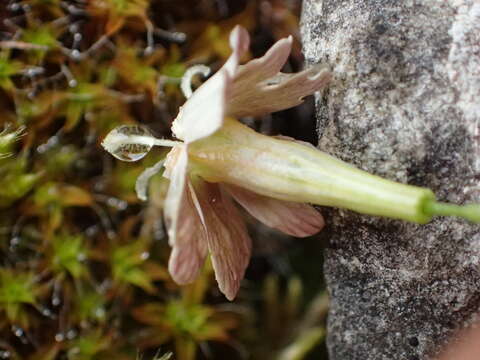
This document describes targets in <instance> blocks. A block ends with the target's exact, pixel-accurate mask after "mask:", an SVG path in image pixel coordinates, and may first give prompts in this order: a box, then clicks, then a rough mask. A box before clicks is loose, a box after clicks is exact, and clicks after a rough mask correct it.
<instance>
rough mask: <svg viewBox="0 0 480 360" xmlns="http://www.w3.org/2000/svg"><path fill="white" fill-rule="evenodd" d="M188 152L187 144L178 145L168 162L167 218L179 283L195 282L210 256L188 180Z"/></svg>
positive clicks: (172, 262)
mask: <svg viewBox="0 0 480 360" xmlns="http://www.w3.org/2000/svg"><path fill="white" fill-rule="evenodd" d="M187 165H188V152H187V147H186V146H176V147H175V148H173V149H172V151H171V152H170V153H169V154H168V157H167V161H166V162H165V168H166V176H167V177H168V178H169V179H170V185H169V187H168V192H167V196H166V198H165V208H164V218H165V225H166V228H167V232H168V237H169V243H170V245H171V246H172V248H173V249H172V254H171V256H170V260H169V265H168V268H169V271H170V274H171V275H172V278H173V279H174V280H175V281H176V282H177V283H179V284H185V283H189V282H192V281H193V280H194V279H195V277H196V276H197V275H198V272H199V270H200V268H201V267H202V265H203V262H204V260H205V256H206V252H207V249H206V239H205V237H206V234H205V229H204V227H203V224H202V222H201V220H200V215H199V214H198V212H197V210H196V208H195V206H194V204H193V201H192V194H191V193H190V190H189V189H188V188H187V187H186V183H187V178H186V174H187Z"/></svg>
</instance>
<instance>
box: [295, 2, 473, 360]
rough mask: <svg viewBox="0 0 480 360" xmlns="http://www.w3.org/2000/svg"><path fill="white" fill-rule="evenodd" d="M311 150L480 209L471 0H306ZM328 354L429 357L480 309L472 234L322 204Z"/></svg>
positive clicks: (442, 221) (437, 223)
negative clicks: (315, 68) (314, 93)
mask: <svg viewBox="0 0 480 360" xmlns="http://www.w3.org/2000/svg"><path fill="white" fill-rule="evenodd" d="M301 30H302V37H303V47H304V53H305V58H306V62H307V64H313V63H328V64H329V65H330V67H331V68H332V70H333V71H334V73H335V78H334V81H333V82H332V85H331V86H330V88H329V90H328V91H327V92H326V93H324V94H323V96H322V97H318V98H317V99H316V105H317V115H318V117H317V118H318V132H319V147H320V148H321V149H322V150H324V151H326V152H328V153H330V154H332V155H334V156H337V157H339V158H341V159H343V160H345V161H347V162H349V163H351V164H354V165H355V166H357V167H359V168H361V169H364V170H366V171H369V172H371V173H375V174H377V175H380V176H383V177H385V178H388V179H391V180H396V181H400V182H403V183H408V184H413V185H419V186H425V187H429V188H431V189H432V190H433V191H434V192H435V193H436V195H437V198H438V199H439V200H442V201H449V202H454V203H468V202H479V201H480V196H479V194H480V191H479V189H480V188H479V179H480V177H479V172H480V160H479V159H480V140H479V139H480V136H479V119H480V101H479V99H480V2H479V1H477V0H445V1H441V2H440V1H436V0H405V1H396V0H341V1H340V0H323V1H322V0H304V8H303V14H302V23H301ZM324 213H325V214H326V217H327V220H328V222H329V225H328V228H327V230H326V231H327V233H328V234H327V235H328V238H329V245H328V249H327V251H326V259H325V273H326V277H327V282H328V289H329V292H330V295H331V309H330V315H329V321H328V330H329V335H328V341H327V343H328V349H329V353H330V356H331V359H332V360H349V359H406V360H416V359H433V358H435V357H436V356H437V354H438V352H439V351H440V350H441V349H442V347H443V345H444V344H445V343H446V341H447V340H448V339H450V338H451V337H452V336H453V335H454V334H455V331H456V330H458V329H460V328H463V327H466V326H469V324H471V323H473V322H474V321H476V319H477V318H478V314H479V308H480V227H479V226H476V225H471V224H469V223H468V222H466V221H463V220H458V219H451V218H448V219H447V218H435V219H434V220H433V221H432V222H431V223H429V224H428V225H423V226H422V225H416V224H410V223H406V222H402V221H396V220H389V219H383V218H375V217H371V216H364V215H359V214H356V213H354V212H351V211H345V210H332V209H324Z"/></svg>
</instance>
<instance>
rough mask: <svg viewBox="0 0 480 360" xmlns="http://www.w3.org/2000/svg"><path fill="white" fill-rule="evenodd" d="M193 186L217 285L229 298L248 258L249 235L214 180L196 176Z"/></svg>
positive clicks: (237, 285) (236, 286) (233, 292)
mask: <svg viewBox="0 0 480 360" xmlns="http://www.w3.org/2000/svg"><path fill="white" fill-rule="evenodd" d="M194 188H195V191H196V193H197V195H198V199H199V202H200V206H201V207H202V210H203V214H204V218H205V224H206V227H207V233H208V237H207V241H208V249H209V251H210V254H211V258H212V264H213V268H214V270H215V278H216V279H217V282H218V287H219V288H220V291H221V292H222V293H224V294H225V296H226V297H227V299H229V300H232V299H233V298H234V297H235V295H236V294H237V291H238V289H239V287H240V282H241V280H242V278H243V276H244V274H245V269H246V267H247V265H248V262H249V260H250V253H251V247H252V245H251V240H250V237H249V236H248V232H247V229H246V226H245V223H244V222H243V220H242V218H241V216H240V214H239V213H238V210H237V209H236V207H235V205H234V204H233V203H232V201H231V200H230V198H229V197H228V195H226V194H225V193H222V192H221V191H220V188H219V186H218V185H217V184H211V183H207V182H205V181H203V180H201V179H198V180H196V181H195V182H194Z"/></svg>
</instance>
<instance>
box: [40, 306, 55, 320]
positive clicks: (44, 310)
mask: <svg viewBox="0 0 480 360" xmlns="http://www.w3.org/2000/svg"><path fill="white" fill-rule="evenodd" d="M40 312H41V313H42V315H43V316H47V317H49V318H53V312H52V310H50V309H49V308H47V307H44V308H42V309H41V311H40Z"/></svg>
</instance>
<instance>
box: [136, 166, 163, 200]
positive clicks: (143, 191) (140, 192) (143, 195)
mask: <svg viewBox="0 0 480 360" xmlns="http://www.w3.org/2000/svg"><path fill="white" fill-rule="evenodd" d="M164 162H165V160H160V161H159V162H157V163H156V164H155V165H153V166H152V167H149V168H146V169H145V170H143V172H142V173H141V174H140V176H139V177H138V178H137V182H136V183H135V192H136V193H137V197H138V198H139V199H140V200H142V201H147V189H148V183H149V181H150V179H151V178H152V176H153V175H155V174H157V173H158V172H159V171H160V170H161V169H162V167H163V163H164Z"/></svg>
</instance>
